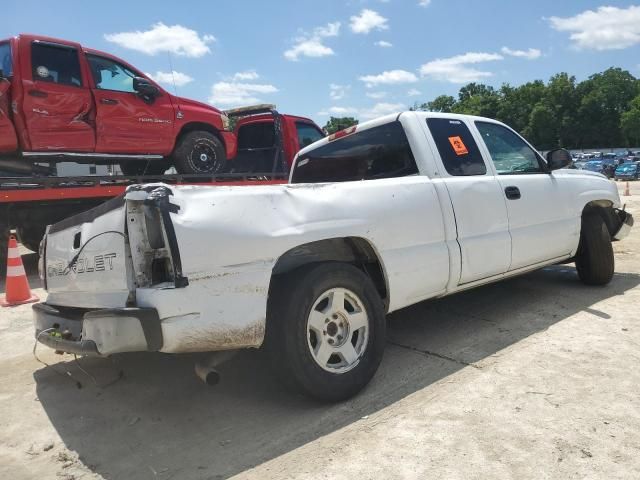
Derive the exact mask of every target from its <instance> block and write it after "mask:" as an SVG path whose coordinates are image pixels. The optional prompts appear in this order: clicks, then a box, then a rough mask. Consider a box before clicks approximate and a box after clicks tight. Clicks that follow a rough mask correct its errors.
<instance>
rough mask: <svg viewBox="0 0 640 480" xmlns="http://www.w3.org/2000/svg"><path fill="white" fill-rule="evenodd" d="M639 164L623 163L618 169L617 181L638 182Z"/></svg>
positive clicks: (616, 173)
mask: <svg viewBox="0 0 640 480" xmlns="http://www.w3.org/2000/svg"><path fill="white" fill-rule="evenodd" d="M638 173H640V172H639V170H638V164H637V163H635V162H630V163H623V164H622V165H618V167H616V172H615V179H616V180H638Z"/></svg>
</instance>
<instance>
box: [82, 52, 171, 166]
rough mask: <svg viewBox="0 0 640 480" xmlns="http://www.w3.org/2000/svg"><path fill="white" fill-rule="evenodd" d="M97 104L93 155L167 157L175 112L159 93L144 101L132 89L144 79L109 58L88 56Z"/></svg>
mask: <svg viewBox="0 0 640 480" xmlns="http://www.w3.org/2000/svg"><path fill="white" fill-rule="evenodd" d="M87 60H88V63H89V69H90V70H91V75H92V77H93V82H94V88H93V96H94V98H95V102H96V108H97V112H98V113H97V116H96V131H97V141H96V152H100V153H129V154H160V155H168V154H169V153H171V150H172V149H173V145H174V140H175V136H174V132H173V130H174V110H173V104H172V103H171V99H170V97H169V95H168V94H167V93H166V92H164V91H161V92H160V94H159V95H158V96H157V97H156V98H154V99H153V101H150V102H149V101H145V100H144V99H143V98H142V97H141V96H140V95H138V93H136V92H135V90H134V89H133V79H134V77H141V76H143V75H142V74H141V73H139V72H136V71H134V70H133V69H132V68H131V67H129V66H128V65H125V64H124V63H121V62H118V61H116V60H114V59H112V58H109V57H106V56H102V55H97V54H94V53H88V54H87Z"/></svg>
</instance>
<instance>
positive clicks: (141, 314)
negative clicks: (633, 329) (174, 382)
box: [33, 303, 163, 356]
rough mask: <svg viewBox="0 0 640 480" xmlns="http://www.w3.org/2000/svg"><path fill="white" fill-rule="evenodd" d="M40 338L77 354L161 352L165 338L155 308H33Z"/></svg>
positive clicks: (40, 304) (50, 306)
mask: <svg viewBox="0 0 640 480" xmlns="http://www.w3.org/2000/svg"><path fill="white" fill-rule="evenodd" d="M33 322H34V326H35V335H36V339H37V340H38V341H39V342H40V343H42V344H44V345H46V346H48V347H50V348H53V349H54V350H59V351H62V352H67V353H74V354H76V355H91V356H108V355H111V354H114V353H123V352H143V351H158V350H160V349H161V348H162V344H163V337H162V328H161V325H160V318H159V317H158V312H157V311H156V310H155V309H153V308H110V309H98V310H85V309H62V308H59V307H56V306H53V305H48V304H47V303H37V304H35V305H34V306H33Z"/></svg>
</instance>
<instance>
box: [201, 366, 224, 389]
mask: <svg viewBox="0 0 640 480" xmlns="http://www.w3.org/2000/svg"><path fill="white" fill-rule="evenodd" d="M196 375H197V376H198V377H199V378H200V380H202V381H203V382H204V383H206V384H207V385H209V386H210V387H213V386H214V385H217V384H218V383H220V373H219V372H218V371H217V370H216V369H215V368H213V367H208V366H207V365H203V364H201V363H196Z"/></svg>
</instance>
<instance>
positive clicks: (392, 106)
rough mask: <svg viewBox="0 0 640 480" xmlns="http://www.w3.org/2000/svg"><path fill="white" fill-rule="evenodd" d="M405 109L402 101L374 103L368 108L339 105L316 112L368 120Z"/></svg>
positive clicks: (323, 114) (324, 114)
mask: <svg viewBox="0 0 640 480" xmlns="http://www.w3.org/2000/svg"><path fill="white" fill-rule="evenodd" d="M403 110H406V106H405V105H404V104H402V103H384V102H383V103H376V104H375V105H374V106H373V107H369V108H355V107H339V106H333V107H331V108H327V109H325V110H322V111H321V112H318V115H322V116H327V115H333V116H337V117H345V116H355V117H358V118H361V119H362V120H369V119H372V118H377V117H382V116H384V115H387V114H389V113H396V112H401V111H403Z"/></svg>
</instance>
